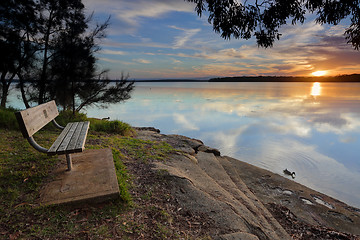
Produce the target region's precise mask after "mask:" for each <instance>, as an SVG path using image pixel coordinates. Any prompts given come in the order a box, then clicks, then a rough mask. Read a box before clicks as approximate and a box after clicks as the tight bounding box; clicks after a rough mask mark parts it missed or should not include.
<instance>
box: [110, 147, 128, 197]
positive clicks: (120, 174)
mask: <svg viewBox="0 0 360 240" xmlns="http://www.w3.org/2000/svg"><path fill="white" fill-rule="evenodd" d="M112 152H113V157H114V164H115V170H116V177H117V180H118V184H119V191H120V198H121V199H122V200H123V201H124V202H126V203H130V202H131V196H130V193H129V190H128V189H129V181H130V178H129V175H128V173H127V171H126V166H125V165H124V163H123V162H122V161H121V155H122V154H121V153H120V152H119V150H116V149H113V150H112Z"/></svg>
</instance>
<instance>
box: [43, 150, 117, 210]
mask: <svg viewBox="0 0 360 240" xmlns="http://www.w3.org/2000/svg"><path fill="white" fill-rule="evenodd" d="M71 157H72V164H73V168H72V170H71V171H66V169H67V165H66V160H65V157H63V156H61V158H62V161H61V166H60V168H58V169H57V170H56V171H55V172H54V173H53V180H52V181H51V182H49V183H48V184H46V185H45V186H44V188H43V189H42V190H41V192H40V203H41V204H44V205H52V204H62V203H79V202H103V201H106V200H109V199H113V198H117V197H119V185H118V182H117V178H116V172H115V166H114V161H113V155H112V152H111V149H88V150H86V151H84V152H82V153H76V154H72V155H71Z"/></svg>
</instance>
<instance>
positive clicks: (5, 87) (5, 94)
mask: <svg viewBox="0 0 360 240" xmlns="http://www.w3.org/2000/svg"><path fill="white" fill-rule="evenodd" d="M8 94H9V84H5V85H4V84H3V86H2V95H1V105H0V106H1V107H3V108H5V107H6V102H7V97H8Z"/></svg>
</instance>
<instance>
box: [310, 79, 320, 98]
mask: <svg viewBox="0 0 360 240" xmlns="http://www.w3.org/2000/svg"><path fill="white" fill-rule="evenodd" d="M320 94H321V86H320V83H319V82H315V83H314V84H313V86H312V87H311V96H314V97H315V98H316V96H320Z"/></svg>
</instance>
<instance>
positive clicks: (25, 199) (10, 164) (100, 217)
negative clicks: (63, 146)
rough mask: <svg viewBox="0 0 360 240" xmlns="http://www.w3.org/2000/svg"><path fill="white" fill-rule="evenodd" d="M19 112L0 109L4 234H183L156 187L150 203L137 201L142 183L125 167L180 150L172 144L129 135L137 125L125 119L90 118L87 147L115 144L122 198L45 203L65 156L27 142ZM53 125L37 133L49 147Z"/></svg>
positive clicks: (63, 118) (62, 119)
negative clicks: (159, 201) (46, 188)
mask: <svg viewBox="0 0 360 240" xmlns="http://www.w3.org/2000/svg"><path fill="white" fill-rule="evenodd" d="M14 112H15V110H12V109H11V110H9V109H0V124H1V125H0V213H1V214H0V239H9V238H13V239H15V238H19V239H111V238H112V237H113V236H114V231H115V230H116V236H117V237H118V238H120V239H134V237H136V238H139V237H140V238H141V236H147V237H150V236H151V237H156V238H159V239H164V238H168V239H180V238H181V237H180V236H179V235H178V233H177V232H176V231H175V230H174V229H173V228H172V227H171V225H172V222H173V217H172V216H171V214H169V213H168V212H167V210H165V209H163V208H161V207H154V206H153V204H154V203H152V202H151V201H152V199H154V198H161V196H157V195H156V192H155V191H153V190H152V189H153V188H154V187H153V186H150V185H149V186H143V188H145V189H146V191H148V190H149V191H148V192H145V194H144V197H143V198H144V200H145V201H148V203H151V204H149V205H144V206H143V205H138V202H137V203H134V199H133V196H132V194H131V193H133V192H134V189H136V188H137V186H135V185H134V183H133V182H132V181H133V180H134V179H135V178H136V177H139V176H132V175H131V174H130V173H129V170H128V169H127V167H126V166H127V165H126V164H133V163H141V164H148V163H151V162H152V161H154V160H160V161H165V160H166V158H167V156H168V154H170V153H172V152H174V151H176V150H175V149H173V148H172V147H171V146H170V145H168V144H167V143H164V142H154V141H145V140H140V139H135V138H132V137H130V136H127V135H132V134H134V133H133V130H132V129H131V127H130V125H128V124H126V123H122V122H120V121H105V120H98V119H90V121H91V124H90V126H92V128H91V129H90V131H89V134H88V138H87V143H86V145H85V146H86V148H89V149H91V148H93V149H99V148H111V149H112V152H113V157H114V164H115V169H116V176H117V180H118V184H119V189H120V199H116V200H113V201H110V202H107V203H103V204H97V205H81V206H76V205H75V206H71V205H62V206H46V207H45V206H41V205H39V204H38V202H37V200H38V199H39V192H40V188H41V187H42V186H43V184H44V183H45V182H46V181H48V180H49V179H51V174H50V173H51V171H52V170H53V169H55V168H56V166H57V164H58V163H59V161H60V160H59V159H58V158H57V157H56V156H55V157H49V156H47V155H46V154H43V153H39V152H37V151H36V150H35V149H33V148H32V147H31V146H30V145H29V144H28V143H27V141H26V139H24V138H23V137H22V135H21V133H20V131H19V130H18V127H17V123H16V119H15V115H14ZM84 120H87V118H86V116H85V115H83V114H80V115H77V116H75V119H74V118H72V114H69V113H62V114H60V116H59V119H58V120H57V121H58V122H59V123H60V124H62V125H65V124H66V122H67V121H84ZM50 126H51V124H50V125H49V126H48V127H46V128H44V129H42V130H40V131H39V132H38V133H36V134H35V136H34V138H35V139H36V141H37V142H38V143H39V144H40V145H42V146H44V147H46V148H48V147H50V146H51V144H52V143H53V142H54V140H55V139H56V137H57V136H58V135H59V133H60V131H58V130H56V129H55V128H53V127H50ZM123 135H126V136H123ZM159 175H161V172H160V173H159ZM154 195H156V196H154ZM140 198H142V197H141V195H140ZM135 213H136V214H135ZM137 214H140V215H138V216H139V217H137ZM140 216H146V218H142V217H141V218H140ZM153 216H157V217H156V218H155V219H152V217H153ZM185 239H186V238H185Z"/></svg>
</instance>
